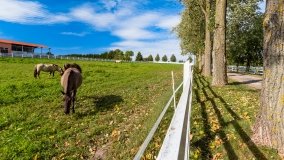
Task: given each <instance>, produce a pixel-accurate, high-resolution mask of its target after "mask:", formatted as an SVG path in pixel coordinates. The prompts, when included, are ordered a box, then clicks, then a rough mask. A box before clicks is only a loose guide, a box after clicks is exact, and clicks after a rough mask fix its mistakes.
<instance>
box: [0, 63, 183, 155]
mask: <svg viewBox="0 0 284 160" xmlns="http://www.w3.org/2000/svg"><path fill="white" fill-rule="evenodd" d="M73 62H74V61H70V60H59V59H57V60H54V59H49V60H48V59H28V58H0V68H2V70H1V74H0V130H1V132H0V157H1V158H0V159H93V157H94V154H95V153H96V152H97V151H104V149H105V150H107V154H105V155H104V156H105V157H104V159H132V158H133V157H134V155H135V154H136V152H137V151H138V148H139V146H140V145H141V143H142V142H143V140H144V139H145V137H146V135H147V134H148V132H149V130H150V129H151V127H152V125H153V124H154V122H155V121H156V119H157V117H158V115H159V114H160V112H161V110H162V109H163V107H164V105H165V104H166V103H167V100H168V99H169V97H170V96H171V94H172V86H171V76H170V73H171V71H172V70H173V71H174V72H175V76H176V79H177V83H180V82H181V81H182V66H180V65H170V64H166V65H165V64H153V63H121V64H119V65H118V64H116V63H110V62H95V61H76V63H78V64H80V65H81V67H82V68H83V84H82V86H81V87H80V88H79V89H78V92H77V100H76V104H75V108H76V113H74V114H71V115H65V114H64V112H63V110H64V109H63V108H62V104H63V102H62V95H61V93H60V91H61V90H62V88H61V86H60V75H59V74H55V76H54V77H51V76H49V73H46V72H41V75H40V76H41V78H40V79H35V78H34V77H33V69H34V65H35V64H36V63H55V64H58V65H60V66H63V64H65V63H73ZM130 84H131V85H130ZM153 101H155V103H153ZM130 122H131V123H130ZM103 146H104V147H103Z"/></svg>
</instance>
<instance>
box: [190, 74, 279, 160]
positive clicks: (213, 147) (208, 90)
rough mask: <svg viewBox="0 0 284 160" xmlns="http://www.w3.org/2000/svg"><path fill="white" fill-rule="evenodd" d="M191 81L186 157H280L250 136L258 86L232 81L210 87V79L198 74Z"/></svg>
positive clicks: (257, 97) (257, 99)
mask: <svg viewBox="0 0 284 160" xmlns="http://www.w3.org/2000/svg"><path fill="white" fill-rule="evenodd" d="M193 83H194V86H193V103H192V113H191V136H192V140H191V144H190V145H191V146H190V147H191V148H190V159H214V160H216V159H225V160H227V159H241V160H243V159H250V160H252V159H261V160H265V159H273V160H277V159H279V160H280V159H281V158H280V157H279V155H278V154H277V152H276V150H274V149H271V148H268V147H263V146H258V145H257V144H255V143H254V142H252V141H251V138H250V136H251V135H252V130H251V127H252V126H253V124H254V121H255V118H256V116H257V114H258V111H259V96H260V91H259V90H255V89H251V88H249V87H247V86H245V85H241V84H240V83H238V82H233V81H230V83H229V85H226V86H224V87H212V86H210V83H211V79H209V78H205V77H203V76H201V75H199V74H195V76H194V81H193Z"/></svg>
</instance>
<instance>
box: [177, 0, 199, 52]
mask: <svg viewBox="0 0 284 160" xmlns="http://www.w3.org/2000/svg"><path fill="white" fill-rule="evenodd" d="M182 2H183V4H184V7H185V8H184V10H183V12H182V17H181V22H180V24H179V25H178V26H177V27H176V28H175V31H176V33H177V35H178V37H179V39H180V40H181V43H180V45H181V49H182V54H187V53H189V52H190V53H194V54H198V53H200V52H202V51H203V50H204V38H205V18H204V15H203V13H202V10H201V9H200V5H199V2H198V1H197V0H182Z"/></svg>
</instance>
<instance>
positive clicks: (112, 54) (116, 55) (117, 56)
mask: <svg viewBox="0 0 284 160" xmlns="http://www.w3.org/2000/svg"><path fill="white" fill-rule="evenodd" d="M65 56H71V57H84V58H98V59H113V60H125V61H131V60H132V57H133V56H134V52H133V51H125V52H123V51H121V50H120V49H116V50H111V51H109V52H103V53H101V54H69V55H65ZM134 60H135V61H154V60H155V61H160V56H159V54H157V55H156V57H155V59H154V58H153V56H152V55H151V54H150V55H149V56H148V57H143V55H142V53H141V52H138V53H137V55H136V57H135V59H134ZM161 60H162V61H163V62H167V61H168V57H167V55H164V56H163V57H162V59H161ZM170 61H171V62H176V61H177V59H176V56H175V55H174V54H172V55H171V57H170Z"/></svg>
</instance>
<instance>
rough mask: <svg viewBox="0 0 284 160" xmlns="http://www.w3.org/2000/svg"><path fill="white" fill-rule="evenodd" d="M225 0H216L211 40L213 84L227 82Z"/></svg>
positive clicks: (222, 84) (217, 84)
mask: <svg viewBox="0 0 284 160" xmlns="http://www.w3.org/2000/svg"><path fill="white" fill-rule="evenodd" d="M226 3H227V0H216V12H215V33H214V41H213V44H214V45H213V80H212V85H213V86H224V85H226V84H227V73H226V69H225V67H226V57H225V51H226V42H225V40H226V28H225V20H226V7H227V5H226Z"/></svg>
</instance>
